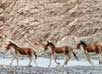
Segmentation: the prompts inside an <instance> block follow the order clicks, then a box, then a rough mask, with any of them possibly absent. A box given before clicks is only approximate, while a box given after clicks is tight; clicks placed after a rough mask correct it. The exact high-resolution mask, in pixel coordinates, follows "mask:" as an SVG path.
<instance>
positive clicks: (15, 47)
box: [11, 44, 19, 50]
mask: <svg viewBox="0 0 102 74" xmlns="http://www.w3.org/2000/svg"><path fill="white" fill-rule="evenodd" d="M11 46H12V47H13V48H14V49H15V50H18V49H19V47H18V46H17V45H16V44H12V45H11Z"/></svg>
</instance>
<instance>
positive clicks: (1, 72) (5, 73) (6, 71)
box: [0, 66, 102, 74]
mask: <svg viewBox="0 0 102 74" xmlns="http://www.w3.org/2000/svg"><path fill="white" fill-rule="evenodd" d="M0 74H102V66H75V67H65V68H63V67H58V68H57V67H56V68H41V67H26V66H22V67H21V66H19V67H13V66H12V67H11V66H0Z"/></svg>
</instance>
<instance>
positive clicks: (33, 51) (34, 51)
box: [33, 50, 37, 59]
mask: <svg viewBox="0 0 102 74" xmlns="http://www.w3.org/2000/svg"><path fill="white" fill-rule="evenodd" d="M33 54H34V55H35V59H37V54H36V52H35V51H34V50H33Z"/></svg>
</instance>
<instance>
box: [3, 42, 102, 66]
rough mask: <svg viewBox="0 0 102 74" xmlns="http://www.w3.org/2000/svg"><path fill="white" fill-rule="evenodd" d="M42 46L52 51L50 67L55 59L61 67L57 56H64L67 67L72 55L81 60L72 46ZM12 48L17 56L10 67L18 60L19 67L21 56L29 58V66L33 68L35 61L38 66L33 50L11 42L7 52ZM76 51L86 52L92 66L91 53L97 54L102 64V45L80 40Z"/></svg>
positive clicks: (48, 44) (6, 48)
mask: <svg viewBox="0 0 102 74" xmlns="http://www.w3.org/2000/svg"><path fill="white" fill-rule="evenodd" d="M41 45H42V48H43V49H44V52H45V51H46V50H48V49H49V48H50V49H51V58H50V63H49V65H48V66H50V65H51V61H52V59H54V61H55V63H56V64H58V65H60V63H59V62H57V61H56V59H57V56H56V54H61V53H63V54H64V59H65V61H64V64H63V66H64V65H67V63H68V61H69V60H70V58H71V54H73V56H74V57H75V59H76V60H79V59H78V57H77V55H76V53H75V52H74V50H73V48H72V47H70V46H61V47H56V46H55V45H54V44H53V43H52V42H49V41H47V43H46V44H43V43H41ZM11 47H12V48H13V50H14V53H15V56H14V57H13V59H12V61H11V63H10V65H12V63H13V61H14V60H15V59H16V60H17V65H19V55H26V56H28V58H29V64H28V66H31V63H32V61H34V63H35V64H36V65H37V63H36V60H37V54H36V52H35V51H34V50H33V49H32V48H23V47H19V46H17V44H16V43H14V42H12V41H9V43H8V44H7V45H6V47H5V52H7V51H9V50H11ZM76 49H82V50H83V51H84V53H85V55H86V56H87V60H88V62H89V63H90V64H91V63H92V62H91V60H90V56H89V53H90V52H95V53H96V54H98V57H99V64H101V62H100V56H101V55H102V44H101V43H94V44H86V43H85V42H84V41H82V40H80V42H79V43H78V44H77V45H76ZM33 56H34V57H35V59H33Z"/></svg>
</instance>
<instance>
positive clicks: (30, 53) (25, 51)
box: [6, 41, 37, 66]
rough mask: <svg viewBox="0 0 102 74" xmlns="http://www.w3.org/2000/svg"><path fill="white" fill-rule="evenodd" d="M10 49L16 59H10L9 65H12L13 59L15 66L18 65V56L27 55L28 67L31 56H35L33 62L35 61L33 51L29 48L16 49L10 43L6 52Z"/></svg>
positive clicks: (16, 47)
mask: <svg viewBox="0 0 102 74" xmlns="http://www.w3.org/2000/svg"><path fill="white" fill-rule="evenodd" d="M10 47H13V49H14V53H15V56H16V57H14V58H13V59H12V61H11V63H10V65H12V63H13V61H14V59H16V60H17V65H18V62H19V59H18V56H19V55H27V56H28V58H29V66H31V62H32V59H33V55H34V56H35V60H36V59H37V55H36V52H35V51H34V50H33V49H31V48H21V47H18V46H17V45H16V44H15V43H13V42H11V41H10V42H9V44H8V45H7V47H6V51H8V50H10V49H11V48H10ZM35 60H34V62H35ZM35 63H36V62H35Z"/></svg>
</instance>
